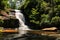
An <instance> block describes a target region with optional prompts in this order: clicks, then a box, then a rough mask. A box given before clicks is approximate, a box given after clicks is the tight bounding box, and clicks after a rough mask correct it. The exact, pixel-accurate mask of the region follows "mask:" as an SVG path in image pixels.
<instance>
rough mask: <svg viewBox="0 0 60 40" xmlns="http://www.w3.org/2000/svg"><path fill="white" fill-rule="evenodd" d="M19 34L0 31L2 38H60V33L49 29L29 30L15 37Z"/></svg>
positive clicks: (41, 39) (28, 39)
mask: <svg viewBox="0 0 60 40" xmlns="http://www.w3.org/2000/svg"><path fill="white" fill-rule="evenodd" d="M14 35H18V33H17V34H15V33H14V34H11V33H4V34H3V33H0V36H1V37H0V40H60V34H59V33H57V32H48V31H28V33H26V34H24V35H22V36H17V37H14Z"/></svg>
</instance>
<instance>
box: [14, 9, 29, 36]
mask: <svg viewBox="0 0 60 40" xmlns="http://www.w3.org/2000/svg"><path fill="white" fill-rule="evenodd" d="M15 16H16V18H17V19H18V20H19V28H18V29H19V34H18V35H16V36H22V35H23V34H26V33H27V30H30V29H29V28H28V26H27V25H25V18H24V15H23V14H22V13H21V11H20V10H15Z"/></svg>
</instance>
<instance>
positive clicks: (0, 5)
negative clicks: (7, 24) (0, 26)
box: [0, 0, 9, 10]
mask: <svg viewBox="0 0 60 40" xmlns="http://www.w3.org/2000/svg"><path fill="white" fill-rule="evenodd" d="M7 8H9V4H8V0H0V10H5V9H7Z"/></svg>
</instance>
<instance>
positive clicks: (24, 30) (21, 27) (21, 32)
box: [4, 10, 31, 40]
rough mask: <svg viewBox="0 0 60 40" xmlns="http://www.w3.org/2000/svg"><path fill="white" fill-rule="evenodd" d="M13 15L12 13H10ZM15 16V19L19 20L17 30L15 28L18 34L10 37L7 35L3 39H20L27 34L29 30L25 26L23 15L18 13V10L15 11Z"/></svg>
mask: <svg viewBox="0 0 60 40" xmlns="http://www.w3.org/2000/svg"><path fill="white" fill-rule="evenodd" d="M12 15H13V13H12ZM14 15H15V16H16V19H18V20H19V28H17V29H18V30H19V33H18V34H10V35H7V37H6V38H4V40H5V39H7V38H8V39H9V40H10V39H13V38H18V37H21V36H24V34H26V33H27V32H28V30H31V29H29V28H28V26H27V25H25V18H24V15H23V14H22V13H21V12H20V10H15V14H14Z"/></svg>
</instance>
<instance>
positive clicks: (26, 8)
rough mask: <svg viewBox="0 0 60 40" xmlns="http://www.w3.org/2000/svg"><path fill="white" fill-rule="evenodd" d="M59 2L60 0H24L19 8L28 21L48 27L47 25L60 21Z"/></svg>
mask: <svg viewBox="0 0 60 40" xmlns="http://www.w3.org/2000/svg"><path fill="white" fill-rule="evenodd" d="M59 2H60V0H26V3H25V4H24V5H23V6H22V7H21V8H20V9H21V10H22V11H23V13H24V14H25V15H27V18H28V19H30V20H27V21H28V22H31V23H33V24H36V25H39V26H43V25H45V26H47V27H48V25H51V24H54V23H56V24H58V23H59V21H60V15H59V14H60V4H59ZM58 20H59V21H58ZM35 27H36V26H35Z"/></svg>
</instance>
